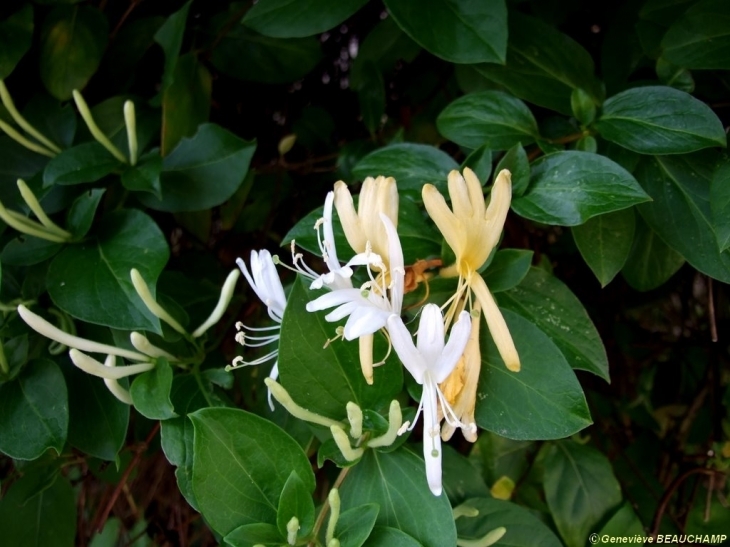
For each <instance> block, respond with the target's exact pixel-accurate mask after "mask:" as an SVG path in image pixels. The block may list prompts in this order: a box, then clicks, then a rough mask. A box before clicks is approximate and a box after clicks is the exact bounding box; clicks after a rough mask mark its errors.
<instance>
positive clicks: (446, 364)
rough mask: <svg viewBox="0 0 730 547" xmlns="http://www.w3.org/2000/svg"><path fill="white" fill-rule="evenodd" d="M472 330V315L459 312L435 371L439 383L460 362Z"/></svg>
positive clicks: (434, 368) (435, 377)
mask: <svg viewBox="0 0 730 547" xmlns="http://www.w3.org/2000/svg"><path fill="white" fill-rule="evenodd" d="M470 332H471V317H470V316H469V312H466V311H463V312H461V313H460V314H459V319H458V321H457V322H456V323H454V326H453V327H451V335H450V336H449V341H448V342H447V343H446V346H445V347H444V350H443V352H442V353H441V355H440V356H439V359H438V361H437V362H436V364H435V366H434V367H433V368H432V369H431V370H432V371H433V375H434V379H435V381H436V382H437V383H439V384H440V383H441V382H443V381H444V380H446V377H447V376H448V375H449V374H451V371H452V370H454V367H455V366H456V363H458V362H459V359H460V358H461V356H462V354H463V353H464V348H466V344H467V342H468V341H469V333H470Z"/></svg>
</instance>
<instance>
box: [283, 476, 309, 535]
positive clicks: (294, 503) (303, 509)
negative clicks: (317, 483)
mask: <svg viewBox="0 0 730 547" xmlns="http://www.w3.org/2000/svg"><path fill="white" fill-rule="evenodd" d="M312 490H313V488H308V487H307V485H306V484H304V481H303V480H302V479H300V478H299V475H297V472H296V471H292V472H291V474H290V475H289V478H288V479H287V480H286V483H285V484H284V488H283V489H282V491H281V497H280V498H279V506H278V508H277V510H276V526H277V527H278V528H279V532H280V533H281V535H282V536H284V537H286V536H287V529H286V525H287V524H288V523H289V521H290V520H291V519H292V518H293V517H296V518H297V519H298V520H299V531H298V532H297V537H298V538H305V537H307V536H308V535H309V533H310V532H311V531H312V528H314V502H313V501H312Z"/></svg>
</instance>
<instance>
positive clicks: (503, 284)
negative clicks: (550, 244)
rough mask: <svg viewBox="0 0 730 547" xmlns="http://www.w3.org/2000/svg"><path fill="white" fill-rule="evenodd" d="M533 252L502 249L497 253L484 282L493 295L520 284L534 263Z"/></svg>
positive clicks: (485, 273) (485, 274)
mask: <svg viewBox="0 0 730 547" xmlns="http://www.w3.org/2000/svg"><path fill="white" fill-rule="evenodd" d="M532 254H533V253H532V251H525V250H522V249H502V250H499V251H497V252H496V253H495V255H494V258H493V259H492V262H491V263H490V264H489V267H488V268H487V271H486V272H484V281H486V282H487V287H489V291H490V292H492V293H496V292H502V291H506V290H509V289H511V288H512V287H516V286H517V285H519V284H520V281H522V280H523V279H524V278H525V276H526V275H527V272H528V271H529V270H530V264H531V263H532Z"/></svg>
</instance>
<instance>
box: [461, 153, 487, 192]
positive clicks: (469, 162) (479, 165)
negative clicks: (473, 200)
mask: <svg viewBox="0 0 730 547" xmlns="http://www.w3.org/2000/svg"><path fill="white" fill-rule="evenodd" d="M464 167H468V168H469V169H471V170H472V171H474V173H475V174H476V176H477V178H478V179H479V180H480V181H482V184H484V183H486V182H487V180H489V175H491V173H492V151H491V150H490V149H489V148H488V147H487V146H480V147H479V148H477V149H476V150H474V151H473V152H472V153H471V154H469V155H468V156H467V157H466V159H465V160H464V162H463V163H462V164H461V168H460V169H459V170H460V171H461V170H463V169H464Z"/></svg>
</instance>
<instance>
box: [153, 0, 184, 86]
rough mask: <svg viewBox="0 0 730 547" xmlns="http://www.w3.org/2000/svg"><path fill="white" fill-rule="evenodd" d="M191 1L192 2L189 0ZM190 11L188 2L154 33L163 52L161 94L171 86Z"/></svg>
mask: <svg viewBox="0 0 730 547" xmlns="http://www.w3.org/2000/svg"><path fill="white" fill-rule="evenodd" d="M191 1H192V0H191ZM189 10H190V1H189V2H186V3H185V5H183V7H182V8H180V9H179V10H178V11H176V12H175V13H173V14H172V15H170V17H168V18H167V20H166V21H165V22H164V23H163V24H162V26H161V27H160V28H159V29H158V30H157V32H155V36H154V39H155V42H157V43H158V44H160V47H162V51H164V52H165V69H164V72H163V74H162V89H161V90H162V92H163V93H164V92H165V90H166V89H167V88H168V87H170V85H172V82H173V80H174V73H175V65H176V64H177V59H178V56H179V55H180V48H181V47H182V41H183V34H185V22H186V21H187V18H188V11H189Z"/></svg>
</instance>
